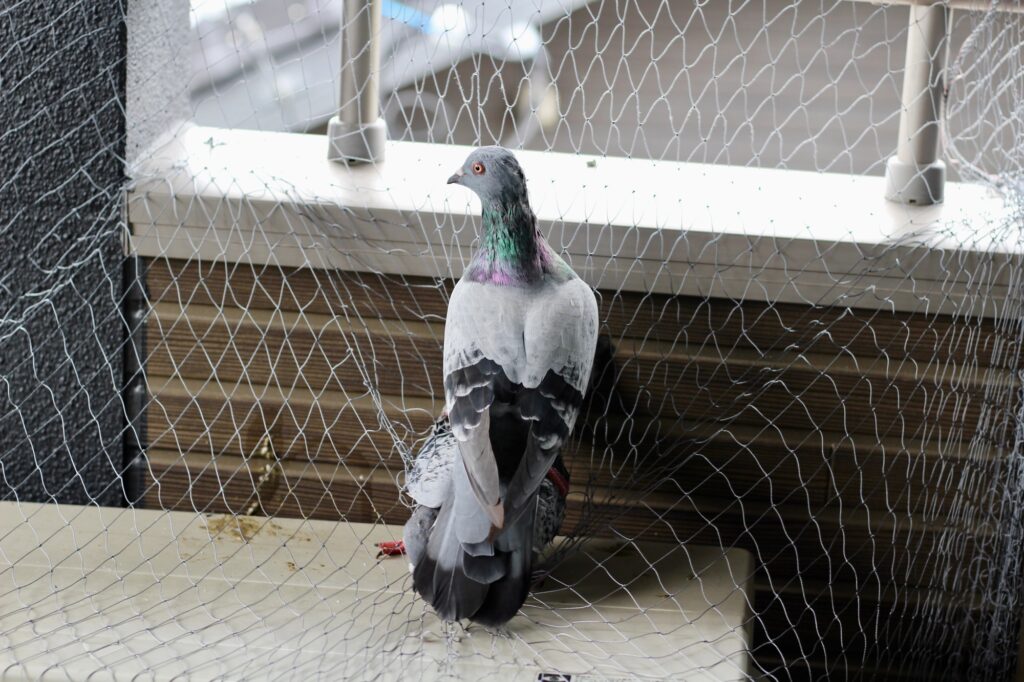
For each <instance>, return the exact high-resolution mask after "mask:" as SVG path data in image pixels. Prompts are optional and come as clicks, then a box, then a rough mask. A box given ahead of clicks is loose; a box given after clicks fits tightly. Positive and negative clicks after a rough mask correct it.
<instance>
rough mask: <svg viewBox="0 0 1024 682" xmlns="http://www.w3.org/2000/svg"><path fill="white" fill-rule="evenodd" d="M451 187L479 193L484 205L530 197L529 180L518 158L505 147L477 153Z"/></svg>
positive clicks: (461, 170) (466, 163)
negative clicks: (459, 187) (527, 186)
mask: <svg viewBox="0 0 1024 682" xmlns="http://www.w3.org/2000/svg"><path fill="white" fill-rule="evenodd" d="M448 184H449V185H451V184H458V185H462V186H463V187H468V188H469V189H471V190H473V191H474V192H476V195H477V196H478V197H480V201H482V202H483V203H484V204H489V203H493V202H502V203H504V202H507V201H511V200H519V199H522V198H525V197H526V177H525V176H524V175H523V169H522V168H520V167H519V162H518V161H516V157H515V155H514V154H513V153H512V152H510V151H509V150H507V149H505V148H504V147H480V148H479V149H475V150H473V153H471V154H470V155H469V156H468V157H467V158H466V162H465V163H464V164H462V168H460V169H459V170H458V171H457V172H455V173H454V174H453V175H452V176H451V177H450V178H448Z"/></svg>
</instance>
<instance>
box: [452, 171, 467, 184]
mask: <svg viewBox="0 0 1024 682" xmlns="http://www.w3.org/2000/svg"><path fill="white" fill-rule="evenodd" d="M463 175H465V173H463V172H462V171H459V172H458V173H453V174H452V176H451V177H450V178H448V184H449V185H457V184H459V181H460V180H462V176H463Z"/></svg>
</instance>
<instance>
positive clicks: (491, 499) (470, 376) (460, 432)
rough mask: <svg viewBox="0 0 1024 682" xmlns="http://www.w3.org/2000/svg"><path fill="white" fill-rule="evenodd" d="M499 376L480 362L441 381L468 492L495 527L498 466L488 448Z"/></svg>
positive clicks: (487, 363) (492, 365)
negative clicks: (495, 384) (469, 491)
mask: <svg viewBox="0 0 1024 682" xmlns="http://www.w3.org/2000/svg"><path fill="white" fill-rule="evenodd" d="M500 375H501V368H500V367H499V366H498V365H497V363H495V362H493V361H490V360H487V359H483V360H480V361H479V362H478V363H477V364H475V365H470V366H468V367H462V368H459V369H457V370H454V371H453V372H451V373H449V374H448V375H447V376H446V377H445V378H444V386H445V395H446V399H447V402H448V406H449V409H448V418H449V419H450V420H451V424H452V433H453V434H454V436H455V439H456V440H457V441H458V443H459V445H458V447H459V453H460V454H461V458H460V459H461V461H462V467H463V468H464V469H465V473H466V475H467V479H468V484H469V490H471V491H472V493H473V498H474V499H475V500H476V501H477V502H478V503H479V505H480V508H481V509H483V510H484V511H485V512H486V513H487V517H488V518H489V519H490V521H491V523H493V524H494V525H496V526H498V527H501V526H502V525H503V521H504V514H503V508H502V506H501V504H500V503H501V490H500V486H501V483H500V480H499V478H498V464H497V462H496V461H495V459H494V452H493V450H492V449H491V440H490V428H489V427H490V407H491V404H492V403H493V402H494V383H495V380H496V379H497V378H498V377H499V376H500ZM486 535H487V534H486V532H485V533H484V535H483V536H482V537H479V538H476V537H475V535H473V536H472V539H468V540H467V541H469V542H479V541H480V540H483V539H484V537H486Z"/></svg>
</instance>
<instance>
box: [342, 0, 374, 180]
mask: <svg viewBox="0 0 1024 682" xmlns="http://www.w3.org/2000/svg"><path fill="white" fill-rule="evenodd" d="M381 4H382V0H344V9H343V11H342V13H341V74H340V76H341V78H340V80H341V88H340V94H341V96H340V98H339V99H340V101H339V104H338V114H337V116H334V117H333V118H332V119H331V121H330V123H329V124H328V126H327V144H328V152H327V156H328V158H329V159H330V160H331V161H337V162H340V163H377V162H378V161H382V160H383V159H384V142H385V140H386V139H387V127H386V125H385V123H384V119H383V118H382V117H381V115H380V89H379V79H380V25H381Z"/></svg>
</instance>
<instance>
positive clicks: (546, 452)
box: [410, 147, 598, 627]
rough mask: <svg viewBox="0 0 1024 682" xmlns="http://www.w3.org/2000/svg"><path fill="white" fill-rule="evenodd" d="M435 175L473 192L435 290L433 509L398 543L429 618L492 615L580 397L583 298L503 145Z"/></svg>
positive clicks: (512, 607) (588, 311)
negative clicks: (437, 364) (440, 437)
mask: <svg viewBox="0 0 1024 682" xmlns="http://www.w3.org/2000/svg"><path fill="white" fill-rule="evenodd" d="M448 183H449V184H453V183H454V184H459V185H462V186H464V187H466V188H468V189H470V190H472V191H473V192H475V193H476V194H477V196H478V197H479V198H480V202H481V204H482V206H483V230H482V234H481V237H480V243H479V246H478V248H477V250H476V251H475V253H474V254H473V256H472V258H471V259H470V262H469V264H468V266H467V268H466V270H465V272H464V273H463V275H462V278H461V279H460V280H459V282H458V284H457V285H456V286H455V288H454V290H453V291H452V294H451V298H450V299H449V302H448V314H447V318H446V320H445V331H444V391H445V406H446V411H447V414H448V418H449V422H450V425H451V432H452V436H453V437H454V439H455V441H456V444H457V450H458V454H457V457H456V461H455V462H454V463H453V465H452V471H451V488H450V490H449V492H448V494H446V495H438V496H437V498H435V499H434V500H433V501H435V502H439V503H440V508H439V510H438V512H437V515H436V517H433V518H431V514H430V512H426V511H424V512H422V513H423V517H421V518H420V519H419V520H417V521H416V523H422V528H423V529H424V531H425V537H426V543H425V545H424V546H422V547H418V548H416V549H412V548H410V558H412V559H413V561H412V564H413V589H414V590H415V591H416V592H417V593H418V594H419V595H420V596H421V597H423V599H424V600H425V601H426V602H428V603H429V604H430V605H431V606H432V607H433V609H434V611H435V612H436V613H437V614H438V616H440V617H441V618H442V619H443V620H446V621H458V620H462V619H467V618H468V619H469V620H471V621H473V622H476V623H480V624H482V625H485V626H493V627H498V626H501V625H504V624H505V623H507V622H508V621H509V620H511V619H512V618H513V617H514V616H515V615H516V614H517V613H518V612H519V608H520V607H521V606H522V605H523V603H524V602H525V600H526V596H527V593H528V591H529V586H530V577H531V571H532V562H533V556H534V552H533V551H532V550H533V545H534V537H535V525H536V522H537V512H538V494H539V491H540V488H541V484H542V482H543V481H544V479H545V477H546V476H547V473H548V471H549V470H550V469H551V468H552V465H553V464H554V463H555V461H556V460H557V458H558V456H559V453H560V452H561V449H562V446H563V444H564V443H565V442H566V440H567V439H568V437H569V434H570V432H571V431H572V428H573V425H574V424H575V422H576V417H577V415H578V414H579V411H580V406H581V404H582V402H583V397H584V393H585V391H586V387H587V384H588V381H589V378H590V372H591V367H592V364H593V359H594V352H595V348H596V345H597V333H598V310H597V299H596V297H595V295H594V292H593V290H592V289H591V288H590V287H589V286H588V285H587V284H586V283H584V282H583V281H582V280H581V279H580V278H579V277H578V276H577V275H576V273H575V272H573V270H572V268H570V267H569V266H568V265H567V264H566V263H565V261H563V260H562V259H561V258H560V257H559V256H558V254H556V253H555V252H554V250H553V249H552V248H551V247H550V246H549V245H548V243H547V241H546V240H545V239H544V237H543V236H542V235H541V233H540V231H539V229H538V227H537V218H536V216H535V215H534V213H533V210H532V209H531V208H530V202H529V198H528V196H527V191H526V178H525V176H524V175H523V171H522V169H521V168H520V166H519V162H518V161H517V160H516V157H515V155H513V154H512V152H510V151H509V150H507V149H504V148H501V147H481V148H480V149H477V150H475V151H473V152H472V153H471V154H470V155H469V157H468V158H467V159H466V162H465V163H464V164H463V166H462V168H461V169H459V171H458V172H456V173H455V174H454V175H452V176H451V177H450V178H448ZM422 504H423V506H425V507H429V506H430V504H428V503H426V502H424V503H422ZM414 555H415V556H414Z"/></svg>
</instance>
